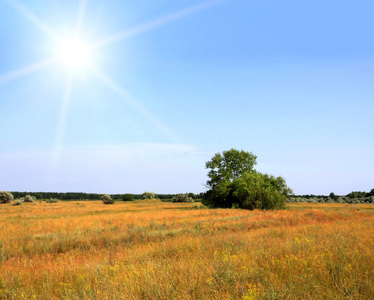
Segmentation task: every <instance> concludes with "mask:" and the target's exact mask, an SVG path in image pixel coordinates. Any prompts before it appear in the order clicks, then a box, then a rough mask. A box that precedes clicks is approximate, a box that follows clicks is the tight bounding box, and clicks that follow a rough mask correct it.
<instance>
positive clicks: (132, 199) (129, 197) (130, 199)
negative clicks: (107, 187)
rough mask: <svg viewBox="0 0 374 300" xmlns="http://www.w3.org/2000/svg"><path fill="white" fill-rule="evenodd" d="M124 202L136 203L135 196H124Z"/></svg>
mask: <svg viewBox="0 0 374 300" xmlns="http://www.w3.org/2000/svg"><path fill="white" fill-rule="evenodd" d="M122 200H123V201H134V196H133V195H131V194H124V195H123V196H122Z"/></svg>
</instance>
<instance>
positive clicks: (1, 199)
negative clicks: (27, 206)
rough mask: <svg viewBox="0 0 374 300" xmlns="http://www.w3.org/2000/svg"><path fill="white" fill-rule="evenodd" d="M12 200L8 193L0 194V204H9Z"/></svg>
mask: <svg viewBox="0 0 374 300" xmlns="http://www.w3.org/2000/svg"><path fill="white" fill-rule="evenodd" d="M12 200H13V195H12V194H11V193H9V192H5V191H2V192H0V203H9V202H10V201H12Z"/></svg>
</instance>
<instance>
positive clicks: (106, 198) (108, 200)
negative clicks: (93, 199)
mask: <svg viewBox="0 0 374 300" xmlns="http://www.w3.org/2000/svg"><path fill="white" fill-rule="evenodd" d="M100 199H101V200H102V201H103V203H104V204H113V203H114V200H113V199H112V197H110V195H108V194H105V195H102V196H101V197H100Z"/></svg>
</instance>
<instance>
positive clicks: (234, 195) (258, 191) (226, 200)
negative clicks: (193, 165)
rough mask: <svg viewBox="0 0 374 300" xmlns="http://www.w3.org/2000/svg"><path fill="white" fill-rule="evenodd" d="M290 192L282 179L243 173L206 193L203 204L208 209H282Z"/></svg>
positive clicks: (222, 182) (254, 173)
mask: <svg viewBox="0 0 374 300" xmlns="http://www.w3.org/2000/svg"><path fill="white" fill-rule="evenodd" d="M291 193H292V190H291V189H290V188H288V187H287V185H286V182H285V180H284V179H283V178H282V177H274V176H272V175H268V174H261V173H258V172H253V173H250V172H245V173H243V175H242V176H240V177H238V178H237V179H235V180H234V181H230V180H223V181H221V182H220V183H219V184H217V185H216V187H215V189H212V190H210V191H208V192H207V194H206V197H205V199H204V200H203V204H204V205H206V206H209V207H222V208H237V207H239V208H244V209H283V208H284V207H285V202H286V200H287V199H288V198H289V196H290V195H291Z"/></svg>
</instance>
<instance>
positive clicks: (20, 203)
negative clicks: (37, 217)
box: [13, 199, 24, 206]
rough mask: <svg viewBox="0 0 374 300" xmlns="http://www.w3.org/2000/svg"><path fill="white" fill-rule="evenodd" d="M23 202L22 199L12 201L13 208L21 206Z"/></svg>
mask: <svg viewBox="0 0 374 300" xmlns="http://www.w3.org/2000/svg"><path fill="white" fill-rule="evenodd" d="M23 202H24V201H23V200H22V199H17V200H15V201H14V203H13V206H17V205H22V203H23Z"/></svg>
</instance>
